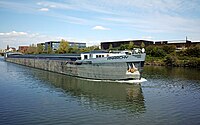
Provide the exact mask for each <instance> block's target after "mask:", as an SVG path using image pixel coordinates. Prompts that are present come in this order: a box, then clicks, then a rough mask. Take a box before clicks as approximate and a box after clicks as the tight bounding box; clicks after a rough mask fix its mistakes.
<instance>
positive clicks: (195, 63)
mask: <svg viewBox="0 0 200 125" xmlns="http://www.w3.org/2000/svg"><path fill="white" fill-rule="evenodd" d="M181 58H182V59H181ZM145 65H151V66H173V67H193V68H200V58H197V57H178V56H171V55H168V56H166V57H164V58H161V57H150V56H147V58H146V60H145Z"/></svg>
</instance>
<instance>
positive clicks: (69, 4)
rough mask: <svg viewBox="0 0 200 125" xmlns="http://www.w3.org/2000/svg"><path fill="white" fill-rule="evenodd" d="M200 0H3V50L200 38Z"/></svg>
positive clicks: (0, 34) (0, 4) (0, 3)
mask: <svg viewBox="0 0 200 125" xmlns="http://www.w3.org/2000/svg"><path fill="white" fill-rule="evenodd" d="M199 6H200V1H199V0H125V1H124V0H0V17H1V18H0V19H1V21H0V49H4V48H6V45H10V46H13V47H17V48H18V46H19V45H30V44H35V43H40V42H45V41H49V40H60V39H65V40H68V41H77V42H86V43H87V45H98V44H99V43H100V42H102V41H113V40H130V39H146V40H183V39H185V37H186V36H187V37H188V38H189V39H190V40H192V41H200V8H199Z"/></svg>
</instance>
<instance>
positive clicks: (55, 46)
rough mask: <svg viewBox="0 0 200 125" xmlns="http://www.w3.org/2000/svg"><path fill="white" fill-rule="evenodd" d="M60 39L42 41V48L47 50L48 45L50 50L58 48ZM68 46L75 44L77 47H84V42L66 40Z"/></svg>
mask: <svg viewBox="0 0 200 125" xmlns="http://www.w3.org/2000/svg"><path fill="white" fill-rule="evenodd" d="M60 42H61V41H49V42H45V43H44V49H45V50H47V49H48V47H49V46H50V47H51V48H52V50H54V51H55V50H58V48H59V46H60ZM68 43H69V46H70V47H74V46H77V47H78V48H85V47H86V43H79V42H68Z"/></svg>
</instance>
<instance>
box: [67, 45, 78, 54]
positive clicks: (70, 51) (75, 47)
mask: <svg viewBox="0 0 200 125" xmlns="http://www.w3.org/2000/svg"><path fill="white" fill-rule="evenodd" d="M68 52H69V53H79V48H78V46H77V45H74V46H73V47H70V48H69V50H68Z"/></svg>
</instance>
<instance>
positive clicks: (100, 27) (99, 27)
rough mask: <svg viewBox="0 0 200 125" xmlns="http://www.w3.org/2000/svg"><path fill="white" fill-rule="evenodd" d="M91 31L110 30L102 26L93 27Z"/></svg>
mask: <svg viewBox="0 0 200 125" xmlns="http://www.w3.org/2000/svg"><path fill="white" fill-rule="evenodd" d="M92 29H93V30H110V28H106V27H103V26H95V27H93V28H92Z"/></svg>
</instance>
